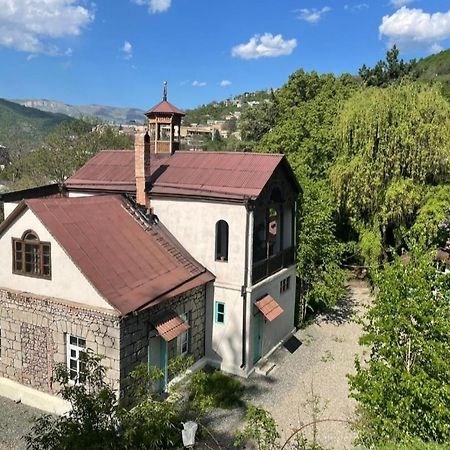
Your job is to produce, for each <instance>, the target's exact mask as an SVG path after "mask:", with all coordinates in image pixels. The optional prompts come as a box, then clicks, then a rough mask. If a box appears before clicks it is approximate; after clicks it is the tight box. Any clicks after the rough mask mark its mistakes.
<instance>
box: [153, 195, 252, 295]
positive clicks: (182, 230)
mask: <svg viewBox="0 0 450 450" xmlns="http://www.w3.org/2000/svg"><path fill="white" fill-rule="evenodd" d="M152 207H153V208H154V212H155V214H156V215H157V216H158V217H159V219H160V220H161V222H162V223H163V224H164V225H165V226H166V227H167V228H168V229H169V231H170V232H171V233H172V234H173V235H174V236H175V237H176V238H177V239H178V240H179V241H180V242H181V244H182V245H183V246H184V247H185V248H186V250H187V251H188V252H189V253H190V254H191V255H192V256H193V257H194V258H195V259H197V261H199V262H200V263H201V264H203V265H204V266H205V267H206V268H207V269H209V270H210V271H211V272H212V273H213V274H214V275H215V276H216V285H217V284H219V285H226V286H228V287H230V288H235V289H240V288H241V286H242V285H243V284H244V274H245V241H246V218H247V210H246V208H245V206H244V205H239V204H238V205H236V204H226V203H212V202H200V201H192V200H190V201H187V200H167V199H164V200H163V199H152ZM219 220H225V221H226V222H227V223H228V226H229V246H228V261H227V262H221V261H216V260H215V248H216V247H215V245H216V242H215V235H216V223H217V222H218V221H219Z"/></svg>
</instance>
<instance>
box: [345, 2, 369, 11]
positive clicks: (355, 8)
mask: <svg viewBox="0 0 450 450" xmlns="http://www.w3.org/2000/svg"><path fill="white" fill-rule="evenodd" d="M344 9H345V10H346V11H363V10H364V9H369V4H368V3H357V4H356V5H349V4H346V5H344Z"/></svg>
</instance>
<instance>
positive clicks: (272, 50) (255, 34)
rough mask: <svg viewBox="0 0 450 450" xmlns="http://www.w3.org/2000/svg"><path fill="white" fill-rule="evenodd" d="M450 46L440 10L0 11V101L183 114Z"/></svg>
mask: <svg viewBox="0 0 450 450" xmlns="http://www.w3.org/2000/svg"><path fill="white" fill-rule="evenodd" d="M392 43H397V44H398V45H399V46H400V49H401V51H402V56H403V57H404V58H406V59H409V58H411V57H420V56H424V55H428V54H430V53H433V52H436V51H439V50H440V49H443V48H448V47H450V1H447V0H445V1H444V0H362V1H361V0H355V1H352V0H323V1H322V0H227V1H226V2H223V1H218V0H95V3H93V2H91V1H87V0H0V97H4V98H48V99H55V100H61V101H64V102H66V103H72V104H86V103H98V104H106V105H114V106H134V107H139V108H143V109H145V108H149V107H151V106H153V104H155V103H156V102H158V101H159V99H160V97H161V91H162V83H163V81H164V80H167V81H168V82H169V100H171V101H172V102H173V103H175V104H176V105H177V106H179V107H181V108H191V107H194V106H197V105H199V104H202V103H207V102H209V101H211V100H214V99H217V100H221V99H224V98H227V97H229V96H230V95H235V94H239V93H242V92H245V91H253V90H257V89H266V88H270V87H274V88H276V87H279V86H281V85H282V84H283V83H285V82H286V80H287V78H288V76H289V75H290V74H291V73H292V72H294V71H295V70H297V69H299V68H304V69H305V70H308V71H309V70H316V71H318V72H320V73H323V72H334V73H336V74H340V73H343V72H352V73H356V71H357V70H358V68H359V67H360V66H361V65H362V64H364V63H366V64H369V65H373V64H374V63H375V62H376V61H377V60H378V59H381V58H383V57H384V55H385V53H386V48H387V46H389V45H390V44H392Z"/></svg>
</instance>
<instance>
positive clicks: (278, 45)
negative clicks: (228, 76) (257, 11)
mask: <svg viewBox="0 0 450 450" xmlns="http://www.w3.org/2000/svg"><path fill="white" fill-rule="evenodd" d="M295 47H297V40H296V39H289V40H284V39H283V36H282V35H281V34H277V35H276V36H274V35H273V34H271V33H264V34H263V35H262V36H260V35H258V34H255V35H254V36H253V37H252V38H250V40H249V41H248V42H247V43H246V44H239V45H236V46H235V47H233V48H232V50H231V54H232V56H234V57H236V58H242V59H258V58H270V57H276V56H284V55H290V54H291V53H292V52H293V51H294V49H295Z"/></svg>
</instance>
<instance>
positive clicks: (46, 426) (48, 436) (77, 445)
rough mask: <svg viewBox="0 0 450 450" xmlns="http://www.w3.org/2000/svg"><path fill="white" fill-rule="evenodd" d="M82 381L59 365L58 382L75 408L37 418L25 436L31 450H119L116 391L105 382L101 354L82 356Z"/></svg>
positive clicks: (62, 394)
mask: <svg viewBox="0 0 450 450" xmlns="http://www.w3.org/2000/svg"><path fill="white" fill-rule="evenodd" d="M80 359H81V361H82V364H83V365H84V370H83V383H81V384H73V383H72V382H71V381H70V379H69V373H68V372H67V369H66V367H65V366H64V365H60V366H58V367H57V370H56V373H55V381H57V382H58V383H61V384H62V388H61V391H60V394H61V396H62V398H63V399H64V400H67V401H69V402H70V404H71V406H72V409H71V411H70V412H68V413H67V414H66V415H64V416H60V417H56V418H55V417H53V416H49V415H44V416H41V417H39V418H37V419H36V422H35V423H34V425H33V427H32V431H31V434H29V435H27V436H26V437H25V440H26V442H27V449H28V450H61V449H64V450H77V449H81V448H83V449H89V450H91V449H92V450H95V449H98V450H103V449H117V448H119V447H117V446H116V441H117V439H118V431H117V430H118V425H119V418H118V405H117V400H116V394H115V392H114V391H113V390H112V389H111V387H110V386H109V385H108V384H107V383H106V382H105V372H106V369H105V368H104V367H103V366H102V365H101V364H100V360H101V357H99V356H96V355H93V354H92V353H91V352H90V351H88V352H86V353H82V354H81V355H80Z"/></svg>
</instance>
